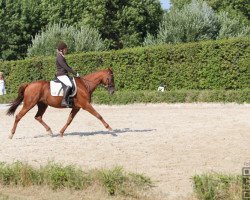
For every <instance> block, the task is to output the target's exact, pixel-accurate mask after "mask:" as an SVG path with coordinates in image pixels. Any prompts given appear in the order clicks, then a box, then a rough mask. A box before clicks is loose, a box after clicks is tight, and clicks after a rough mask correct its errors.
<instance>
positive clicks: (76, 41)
mask: <svg viewBox="0 0 250 200" xmlns="http://www.w3.org/2000/svg"><path fill="white" fill-rule="evenodd" d="M60 41H64V42H65V43H66V44H67V45H68V47H69V50H70V52H82V51H100V50H105V45H104V42H103V41H102V39H101V37H100V34H99V33H98V31H97V30H95V29H93V28H90V27H88V26H82V27H80V28H75V27H74V26H67V25H62V24H52V25H49V26H48V27H46V29H45V30H43V31H42V32H41V33H39V34H37V35H36V36H35V38H34V39H32V45H31V46H30V47H29V49H28V56H41V55H44V56H50V55H55V53H56V47H57V44H58V43H59V42H60Z"/></svg>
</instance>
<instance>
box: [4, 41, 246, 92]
mask: <svg viewBox="0 0 250 200" xmlns="http://www.w3.org/2000/svg"><path fill="white" fill-rule="evenodd" d="M67 61H68V63H69V65H70V66H72V67H73V68H74V69H75V70H76V71H78V72H79V73H80V74H87V73H90V72H92V71H95V70H98V69H103V68H106V67H108V66H112V67H113V70H114V74H115V83H116V88H117V90H156V88H157V87H158V86H159V84H161V83H163V84H165V85H166V87H167V90H179V89H185V90H201V89H202V90H203V89H206V90H209V89H213V90H218V89H220V90H234V89H246V88H250V82H249V80H250V39H249V38H241V39H240V38H236V39H229V40H218V41H203V42H199V43H186V44H176V45H162V46H152V47H139V48H132V49H124V50H119V51H108V52H92V53H81V54H72V55H68V56H67ZM0 71H3V72H4V73H5V75H6V83H7V89H8V92H10V93H13V92H16V91H17V88H18V86H19V85H20V83H23V82H31V81H35V80H40V79H44V80H50V79H53V77H54V74H55V57H36V58H32V59H25V60H19V61H10V62H1V63H0Z"/></svg>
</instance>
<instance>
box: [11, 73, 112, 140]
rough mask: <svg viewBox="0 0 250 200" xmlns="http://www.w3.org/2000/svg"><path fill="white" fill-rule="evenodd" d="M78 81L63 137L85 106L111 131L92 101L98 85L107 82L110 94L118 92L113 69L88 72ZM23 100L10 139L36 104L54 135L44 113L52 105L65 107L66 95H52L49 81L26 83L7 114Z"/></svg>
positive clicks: (40, 115) (38, 114)
mask: <svg viewBox="0 0 250 200" xmlns="http://www.w3.org/2000/svg"><path fill="white" fill-rule="evenodd" d="M75 81H76V86H77V93H76V95H75V96H74V97H73V101H74V104H73V107H72V110H71V112H70V115H69V117H68V120H67V123H66V124H65V125H64V127H63V128H62V129H61V130H60V135H61V136H63V134H64V132H65V130H66V128H67V127H68V126H69V125H70V123H71V122H72V120H73V118H74V117H75V115H76V114H77V113H78V111H79V110H80V109H81V108H82V109H84V110H86V111H88V112H89V113H91V114H92V115H94V116H95V117H97V118H98V119H99V120H100V121H101V122H102V123H103V125H104V126H105V127H106V128H107V129H108V130H112V129H111V127H110V126H109V125H108V124H107V123H106V122H105V121H104V119H103V118H102V116H101V115H100V114H99V113H98V112H97V111H96V110H95V109H94V108H93V107H92V105H91V104H90V103H91V95H92V93H93V92H94V90H95V89H96V88H97V86H98V85H104V86H105V87H106V88H107V90H108V92H109V93H110V94H113V93H114V91H115V83H114V76H113V71H112V69H111V68H109V69H105V70H100V71H97V72H94V73H91V74H88V75H86V76H82V77H75ZM22 101H23V107H22V109H21V111H20V112H19V113H18V114H17V115H16V118H15V122H14V125H13V128H12V130H11V134H10V136H9V138H10V139H12V137H13V136H14V134H15V131H16V127H17V124H18V122H19V121H20V120H21V119H22V117H23V116H24V115H25V114H26V113H27V112H28V111H29V110H30V109H31V108H33V107H34V106H35V105H37V106H38V111H37V113H36V115H35V119H36V120H37V121H38V122H40V123H41V124H42V125H43V126H44V127H45V129H46V130H47V132H48V133H49V134H50V135H52V131H51V128H50V127H49V126H48V125H47V124H46V123H45V122H44V121H43V119H42V117H43V114H44V113H45V111H46V109H47V108H48V106H52V107H55V108H65V107H62V106H61V101H62V97H60V96H58V97H57V96H51V94H50V83H49V81H35V82H32V83H28V84H22V85H21V86H20V88H19V90H18V97H17V98H16V99H15V100H14V101H13V102H12V103H11V104H10V108H9V109H8V110H7V115H14V113H15V111H16V109H17V107H18V106H19V105H20V104H21V103H22Z"/></svg>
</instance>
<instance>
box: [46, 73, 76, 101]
mask: <svg viewBox="0 0 250 200" xmlns="http://www.w3.org/2000/svg"><path fill="white" fill-rule="evenodd" d="M73 83H74V86H75V91H74V92H73V93H72V94H71V95H69V96H70V97H73V96H75V94H76V92H77V87H76V82H75V79H74V78H73ZM50 94H51V96H54V97H58V96H63V87H62V84H61V83H58V82H55V81H50Z"/></svg>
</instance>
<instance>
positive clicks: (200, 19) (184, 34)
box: [144, 0, 250, 45]
mask: <svg viewBox="0 0 250 200" xmlns="http://www.w3.org/2000/svg"><path fill="white" fill-rule="evenodd" d="M249 34H250V27H249V26H247V25H244V24H242V23H241V21H240V20H239V19H237V18H233V17H232V16H230V15H229V13H227V12H221V13H219V14H216V13H215V12H214V11H213V9H212V8H211V7H210V6H208V5H207V3H206V2H203V1H199V0H192V2H191V3H190V4H186V5H184V6H183V7H182V9H177V8H175V9H172V10H170V12H169V13H167V14H165V16H164V19H163V22H162V24H161V26H160V30H159V33H158V35H157V37H154V36H153V35H152V34H149V35H148V36H147V38H146V39H145V41H144V45H152V44H164V43H177V42H192V41H199V40H208V39H221V38H229V37H240V36H249Z"/></svg>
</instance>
